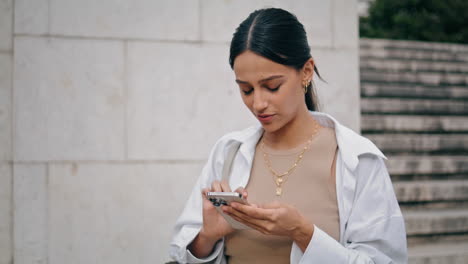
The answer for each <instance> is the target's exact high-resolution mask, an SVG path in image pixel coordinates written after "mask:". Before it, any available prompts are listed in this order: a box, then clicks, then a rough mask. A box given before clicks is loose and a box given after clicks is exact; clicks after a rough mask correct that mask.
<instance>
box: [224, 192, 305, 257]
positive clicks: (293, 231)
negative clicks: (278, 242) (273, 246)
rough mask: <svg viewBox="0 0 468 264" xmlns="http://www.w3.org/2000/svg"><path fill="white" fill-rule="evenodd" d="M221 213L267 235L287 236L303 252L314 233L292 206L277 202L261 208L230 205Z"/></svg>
mask: <svg viewBox="0 0 468 264" xmlns="http://www.w3.org/2000/svg"><path fill="white" fill-rule="evenodd" d="M223 211H224V212H225V213H227V214H228V215H229V216H231V217H232V218H234V219H235V220H237V221H239V222H241V223H243V224H245V225H247V226H250V227H251V228H253V229H256V230H258V231H260V232H261V233H263V234H267V235H279V236H288V237H290V238H291V239H293V240H294V241H295V242H296V244H297V245H298V246H299V247H300V248H301V249H302V251H305V249H306V248H307V245H308V244H309V242H310V240H311V238H312V235H313V233H314V225H313V224H312V223H310V222H308V221H307V220H306V219H305V218H304V217H303V216H302V215H301V214H300V212H299V211H298V210H297V209H296V208H295V207H293V206H290V205H287V204H283V203H279V202H277V201H275V202H272V203H269V204H265V205H262V206H259V205H255V204H250V205H243V204H240V203H231V206H225V207H223Z"/></svg>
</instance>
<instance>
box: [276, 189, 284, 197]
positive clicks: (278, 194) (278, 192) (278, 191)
mask: <svg viewBox="0 0 468 264" xmlns="http://www.w3.org/2000/svg"><path fill="white" fill-rule="evenodd" d="M282 193H283V190H282V189H281V187H276V196H281V194H282Z"/></svg>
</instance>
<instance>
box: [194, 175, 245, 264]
mask: <svg viewBox="0 0 468 264" xmlns="http://www.w3.org/2000/svg"><path fill="white" fill-rule="evenodd" d="M230 191H231V188H230V187H229V184H228V183H227V182H225V181H222V182H219V181H214V182H213V183H212V184H211V188H205V189H203V190H202V196H203V226H202V228H201V230H200V232H199V233H198V235H197V236H196V237H195V239H194V240H193V241H192V243H190V245H189V246H188V249H189V250H190V252H192V254H193V255H194V256H196V257H199V258H203V257H206V256H208V255H209V254H210V253H211V251H212V250H213V247H214V245H215V243H216V242H217V241H218V240H220V239H221V238H223V237H224V236H226V235H228V234H230V233H232V232H234V229H233V228H232V227H231V225H230V224H229V223H228V222H227V221H226V219H224V217H223V216H222V215H221V214H220V213H218V211H217V210H216V207H215V206H214V205H213V204H212V203H211V202H210V200H208V198H207V197H206V195H207V193H208V192H230ZM236 192H239V193H242V197H245V198H247V192H246V191H244V189H243V188H242V187H240V188H238V189H237V190H236Z"/></svg>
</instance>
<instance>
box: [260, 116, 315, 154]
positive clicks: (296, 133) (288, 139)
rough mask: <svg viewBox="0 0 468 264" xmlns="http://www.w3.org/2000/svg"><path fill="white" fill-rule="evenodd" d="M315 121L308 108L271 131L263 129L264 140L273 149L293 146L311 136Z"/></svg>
mask: <svg viewBox="0 0 468 264" xmlns="http://www.w3.org/2000/svg"><path fill="white" fill-rule="evenodd" d="M316 122H317V121H315V120H314V118H313V117H312V116H311V115H310V113H309V111H308V110H306V111H301V112H300V113H299V114H298V115H297V116H296V117H295V118H293V119H292V120H291V121H290V122H289V123H287V124H286V125H284V126H283V127H282V128H280V129H278V130H276V131H273V132H267V131H265V133H264V134H263V138H264V142H265V144H266V145H268V146H269V147H271V148H274V149H290V148H294V147H296V146H299V145H300V144H302V143H304V142H305V141H307V140H308V139H309V138H310V137H311V136H312V133H313V131H314V126H315V123H316Z"/></svg>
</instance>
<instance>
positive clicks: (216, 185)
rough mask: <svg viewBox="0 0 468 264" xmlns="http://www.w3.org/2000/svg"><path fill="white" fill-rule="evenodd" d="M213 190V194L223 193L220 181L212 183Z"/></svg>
mask: <svg viewBox="0 0 468 264" xmlns="http://www.w3.org/2000/svg"><path fill="white" fill-rule="evenodd" d="M211 189H212V190H213V192H221V191H222V189H221V183H220V182H219V181H213V183H211Z"/></svg>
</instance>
